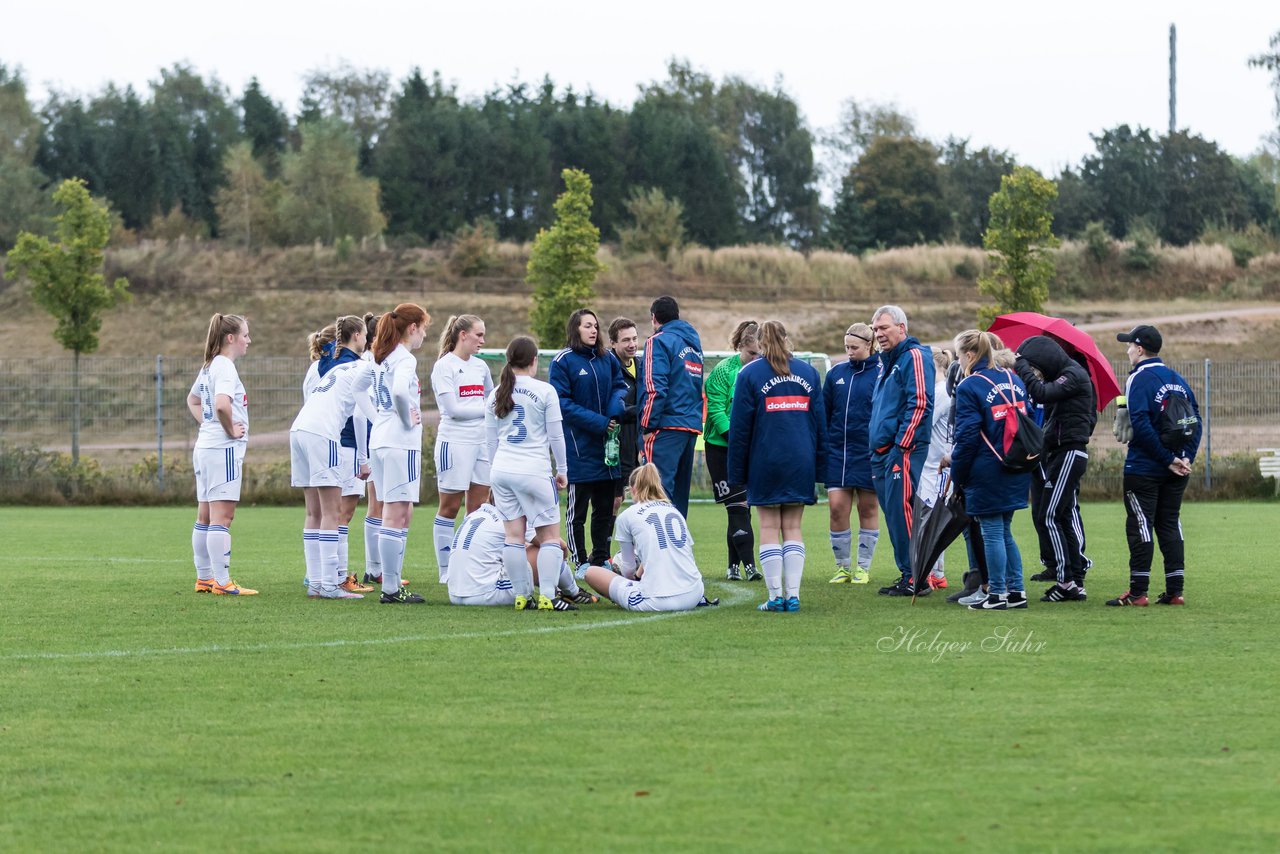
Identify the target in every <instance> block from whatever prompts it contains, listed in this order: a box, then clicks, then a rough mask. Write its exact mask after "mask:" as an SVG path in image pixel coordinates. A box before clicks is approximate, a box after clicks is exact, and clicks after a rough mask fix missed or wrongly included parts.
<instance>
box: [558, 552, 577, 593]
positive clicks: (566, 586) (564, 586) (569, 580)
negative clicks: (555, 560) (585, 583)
mask: <svg viewBox="0 0 1280 854" xmlns="http://www.w3.org/2000/svg"><path fill="white" fill-rule="evenodd" d="M560 589H561V590H563V591H564V592H565V593H568V594H569V595H570V596H577V595H578V581H577V579H575V578H574V577H573V570H572V569H570V568H569V564H568V563H566V562H565V561H563V560H562V561H560Z"/></svg>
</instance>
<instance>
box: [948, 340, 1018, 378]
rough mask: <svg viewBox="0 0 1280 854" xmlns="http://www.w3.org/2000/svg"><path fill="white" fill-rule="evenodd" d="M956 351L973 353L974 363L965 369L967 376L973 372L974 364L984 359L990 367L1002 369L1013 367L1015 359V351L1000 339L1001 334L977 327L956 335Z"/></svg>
mask: <svg viewBox="0 0 1280 854" xmlns="http://www.w3.org/2000/svg"><path fill="white" fill-rule="evenodd" d="M956 352H958V353H972V354H973V362H972V364H970V365H969V369H968V370H966V371H964V375H965V376H966V377H967V376H969V375H970V374H972V373H973V368H974V366H975V365H977V364H978V362H981V361H983V360H984V359H985V360H986V362H987V365H988V366H989V367H992V368H1001V369H1005V368H1012V367H1013V363H1014V359H1015V357H1014V355H1013V352H1012V351H1011V350H1009V349H1008V348H1006V347H1005V346H1004V342H1003V341H1001V340H1000V336H998V335H996V334H995V333H994V332H982V331H980V330H977V329H966V330H965V331H964V332H961V333H960V334H959V335H957V336H956Z"/></svg>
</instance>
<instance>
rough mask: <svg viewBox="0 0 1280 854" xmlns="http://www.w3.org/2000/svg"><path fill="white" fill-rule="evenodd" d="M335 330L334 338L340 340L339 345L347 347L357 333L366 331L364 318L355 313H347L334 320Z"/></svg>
mask: <svg viewBox="0 0 1280 854" xmlns="http://www.w3.org/2000/svg"><path fill="white" fill-rule="evenodd" d="M333 328H334V330H335V334H334V338H335V339H336V340H337V342H338V346H339V347H346V346H347V345H348V344H350V343H351V339H352V338H354V337H356V335H357V334H359V333H360V332H363V331H364V318H362V317H357V316H356V315H354V314H345V315H343V316H342V317H339V318H338V319H337V320H335V321H334V322H333Z"/></svg>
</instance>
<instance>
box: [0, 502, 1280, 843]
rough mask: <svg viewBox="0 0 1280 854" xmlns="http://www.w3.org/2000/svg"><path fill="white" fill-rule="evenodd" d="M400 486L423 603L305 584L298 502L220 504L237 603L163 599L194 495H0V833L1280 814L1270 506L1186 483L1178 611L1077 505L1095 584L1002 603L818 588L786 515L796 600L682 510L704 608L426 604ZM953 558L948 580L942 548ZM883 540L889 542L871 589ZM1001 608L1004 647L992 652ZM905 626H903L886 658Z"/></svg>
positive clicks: (479, 830) (138, 838)
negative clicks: (334, 597)
mask: <svg viewBox="0 0 1280 854" xmlns="http://www.w3.org/2000/svg"><path fill="white" fill-rule="evenodd" d="M429 512H430V510H429V509H428V508H423V511H422V512H421V513H420V514H419V517H418V519H417V520H416V522H415V524H414V527H413V530H412V532H411V534H410V540H409V551H410V556H409V561H408V567H409V568H410V570H411V572H409V571H407V572H406V574H409V575H411V577H412V579H413V580H414V582H415V585H414V586H415V588H417V589H419V590H422V591H424V592H425V593H426V595H427V597H428V599H429V600H430V602H431V603H432V604H431V605H429V606H428V607H425V608H388V607H382V606H379V605H377V604H376V602H374V601H371V600H366V601H363V602H315V601H308V600H307V599H306V598H305V597H304V596H303V594H302V590H301V585H300V579H301V574H302V571H301V555H300V548H299V545H300V544H299V543H298V540H299V539H300V538H299V537H298V535H297V530H296V529H297V528H298V527H300V525H301V511H300V510H288V509H268V508H255V507H244V508H242V509H241V510H240V512H239V515H238V517H237V519H236V523H235V526H234V529H233V532H234V536H235V541H234V552H235V555H234V563H233V574H234V576H235V578H236V579H237V580H239V581H241V582H243V583H245V584H247V585H249V586H252V587H256V588H258V589H260V590H261V591H262V595H260V596H258V597H255V598H251V599H243V600H234V599H228V598H223V597H218V598H215V597H210V596H197V595H195V594H194V593H193V592H192V590H191V580H192V578H193V577H194V573H193V572H192V570H191V567H190V560H189V556H188V550H189V540H188V532H189V527H190V522H191V517H192V511H191V510H184V509H173V508H158V509H127V508H126V509H115V508H103V509H98V508H76V509H18V508H0V541H2V542H4V544H5V546H6V548H5V552H6V560H5V563H4V568H3V569H2V570H0V849H2V850H15V851H28V850H85V849H87V850H121V849H129V850H137V849H142V848H151V849H159V850H196V849H199V850H300V851H301V850H305V851H319V850H335V849H351V848H366V849H372V848H378V849H383V850H405V849H426V848H443V849H451V850H475V851H492V850H498V849H531V850H642V851H651V850H661V849H663V848H667V849H678V850H704V849H714V850H724V851H734V850H744V849H753V850H835V849H842V850H843V849H864V850H874V851H883V850H893V849H909V850H918V851H932V850H940V849H957V848H964V849H976V850H1008V851H1030V850H1079V849H1125V848H1129V849H1144V850H1160V849H1164V850H1188V851H1194V850H1210V849H1212V850H1232V851H1235V850H1248V849H1254V850H1273V845H1274V841H1275V839H1276V836H1277V834H1280V811H1277V810H1276V809H1275V806H1276V802H1275V794H1274V793H1275V791H1276V786H1277V784H1278V783H1280V777H1278V774H1277V771H1276V769H1277V768H1280V750H1278V747H1280V736H1277V731H1278V730H1277V728H1276V727H1275V725H1274V715H1275V709H1276V708H1277V704H1278V702H1280V687H1278V684H1280V683H1278V681H1277V678H1276V677H1277V667H1276V664H1275V661H1276V658H1275V656H1276V643H1275V638H1276V631H1275V625H1274V621H1275V617H1274V615H1275V614H1276V606H1277V604H1280V603H1278V602H1277V598H1278V596H1277V592H1276V589H1277V588H1276V586H1275V585H1274V584H1271V583H1269V582H1268V581H1266V580H1265V579H1258V578H1257V576H1258V574H1259V572H1258V570H1259V569H1260V568H1265V567H1267V566H1272V565H1274V560H1275V555H1274V549H1275V542H1276V539H1275V520H1276V511H1275V506H1274V505H1266V504H1226V503H1216V504H1193V505H1189V506H1187V507H1186V508H1185V511H1184V517H1183V523H1184V528H1185V530H1186V532H1187V536H1188V539H1189V542H1188V566H1189V575H1188V583H1187V591H1188V601H1189V603H1190V604H1189V605H1188V606H1187V607H1186V608H1181V609H1165V608H1155V607H1152V608H1148V609H1145V610H1138V609H1126V610H1113V609H1109V608H1105V607H1104V606H1103V605H1102V600H1103V599H1104V598H1107V597H1108V596H1112V595H1115V594H1117V593H1119V592H1121V591H1123V590H1124V589H1125V581H1126V577H1127V575H1126V571H1125V569H1124V567H1125V558H1126V551H1125V545H1124V536H1123V513H1122V510H1121V508H1120V506H1119V503H1118V502H1115V503H1111V504H1105V505H1103V504H1097V505H1089V506H1088V507H1086V510H1085V518H1086V524H1087V526H1088V531H1089V544H1090V552H1091V555H1092V556H1093V558H1094V560H1095V561H1096V566H1095V568H1094V570H1093V573H1092V574H1091V576H1090V591H1091V593H1092V597H1091V599H1090V601H1089V602H1088V603H1086V604H1083V605H1078V604H1074V603H1073V604H1059V605H1047V604H1041V603H1039V602H1037V601H1033V603H1032V605H1031V608H1030V609H1029V610H1028V611H1026V612H1012V613H1006V614H978V613H973V612H969V611H967V610H963V609H961V608H958V607H956V606H952V605H947V604H946V603H945V602H943V601H942V597H940V596H936V595H935V596H931V597H928V598H927V599H922V600H920V601H918V602H917V603H916V604H915V605H914V606H912V605H911V604H910V603H909V602H906V601H902V600H897V599H892V600H891V599H887V598H884V597H878V596H876V595H875V590H874V585H873V586H872V587H870V588H860V587H859V588H851V587H847V586H841V587H832V586H828V585H827V584H826V580H827V578H828V575H829V572H828V567H829V566H830V561H829V552H828V549H827V545H826V534H825V528H826V512H825V507H818V508H813V509H811V510H810V511H809V513H808V515H807V516H806V519H805V523H806V525H805V527H806V536H807V540H808V543H809V545H810V561H809V572H808V574H807V576H806V579H805V585H804V589H803V591H802V601H803V603H804V610H803V611H802V612H801V613H799V614H795V615H790V614H761V613H758V612H756V611H755V610H754V605H755V603H756V602H757V601H759V600H760V598H761V590H760V587H759V586H757V585H751V586H750V587H748V586H746V585H728V584H727V583H724V582H720V581H718V580H714V579H717V578H718V576H719V567H720V565H721V562H720V557H719V556H720V555H721V554H722V550H723V548H724V546H723V533H722V530H723V528H722V523H721V520H722V519H723V516H722V515H721V511H720V510H719V508H716V507H713V506H706V505H701V506H697V507H695V509H694V512H693V520H692V523H693V524H692V527H693V530H694V533H695V536H696V537H697V538H698V552H699V557H700V562H701V563H702V565H703V568H704V571H705V572H706V573H707V575H708V578H709V579H712V580H713V581H712V583H711V584H709V591H708V592H709V593H711V595H718V596H720V597H722V599H723V600H724V604H723V605H722V606H721V607H720V608H718V609H714V610H707V611H700V612H697V613H694V614H689V615H680V616H674V617H658V618H653V617H645V618H642V619H637V618H636V617H635V616H634V615H628V614H624V613H623V612H621V611H619V610H618V609H616V608H613V607H612V606H604V605H600V606H594V607H589V608H587V609H584V610H583V611H582V612H580V613H577V614H545V613H527V614H518V613H514V612H510V611H507V610H505V609H502V610H495V609H481V608H465V609H464V608H454V607H445V606H442V605H441V604H440V603H441V602H442V601H444V596H443V592H442V588H440V587H438V586H437V585H436V584H435V583H434V581H433V580H432V579H433V577H434V575H435V570H434V565H433V564H434V561H433V559H432V558H431V557H430V526H429V522H430V516H429V515H428V514H429ZM1017 524H1018V525H1019V526H1020V527H1019V534H1020V542H1022V543H1023V544H1026V545H1030V544H1031V543H1032V542H1033V539H1032V537H1031V536H1030V531H1029V527H1028V519H1027V514H1025V513H1020V514H1019V517H1018V521H1017ZM356 530H357V529H356V528H354V527H353V538H352V539H353V543H352V554H353V555H359V554H361V550H360V545H359V542H360V539H359V537H358V536H355V531H356ZM948 561H949V575H950V576H951V577H952V578H953V580H954V579H957V578H958V576H959V571H960V569H962V564H963V563H964V561H963V553H962V549H959V548H954V547H953V549H952V551H951V553H950V554H949V556H948ZM890 565H891V558H890V550H889V547H888V541H887V538H886V539H885V541H884V542H883V543H882V544H881V547H880V550H879V552H878V554H877V556H876V563H875V566H874V568H873V581H874V580H881V581H883V580H885V579H886V578H887V577H888V574H889V572H890V570H889V567H890ZM1040 587H1041V586H1040V585H1032V588H1033V590H1035V591H1038V590H1039V589H1040ZM1152 587H1153V590H1154V592H1159V590H1160V589H1161V583H1160V581H1158V580H1156V581H1153V584H1152ZM997 626H1006V627H1009V629H1010V630H1011V631H1012V632H1013V634H1012V635H1011V636H1010V642H1011V643H1017V644H1019V645H1021V648H1020V649H1004V650H1003V651H994V650H992V649H990V647H991V646H993V645H999V643H998V642H997V641H992V640H990V639H991V638H993V637H995V636H996V627H997ZM917 630H918V631H919V632H920V634H919V635H917V636H916V637H917V642H918V643H920V644H924V645H927V644H928V642H929V641H930V640H932V639H934V638H935V637H936V638H937V639H938V640H937V641H936V642H935V643H934V648H933V649H932V650H916V651H909V650H906V649H902V648H898V649H892V650H890V651H885V648H886V647H893V646H894V645H895V644H894V641H893V640H890V641H882V640H881V639H883V638H890V639H896V638H898V637H900V636H901V634H902V633H904V632H905V633H908V634H910V633H911V632H914V631H917ZM984 641H985V643H986V646H987V649H984V648H983V647H984ZM941 643H950V644H953V645H956V646H962V645H965V644H967V645H968V649H967V650H963V651H962V650H958V649H957V648H956V646H952V647H949V648H948V649H947V651H944V652H943V653H942V654H941V655H939V654H938V652H937V649H938V645H939V644H941Z"/></svg>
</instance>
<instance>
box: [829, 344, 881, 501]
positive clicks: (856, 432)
mask: <svg viewBox="0 0 1280 854" xmlns="http://www.w3.org/2000/svg"><path fill="white" fill-rule="evenodd" d="M876 365H877V362H876V360H875V359H874V358H868V359H863V360H862V361H860V362H855V361H854V360H852V359H849V360H848V361H845V362H841V363H840V364H838V365H835V366H833V367H832V368H831V370H830V371H828V372H827V378H826V380H824V381H823V383H822V407H823V409H824V410H825V412H826V415H827V430H826V442H827V469H826V486H827V489H836V488H845V489H851V488H855V487H856V488H858V489H875V484H874V483H873V482H872V480H871V451H870V449H869V446H868V444H867V436H868V430H867V427H868V425H869V424H870V422H871V398H872V396H873V395H874V394H875V389H876Z"/></svg>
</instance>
